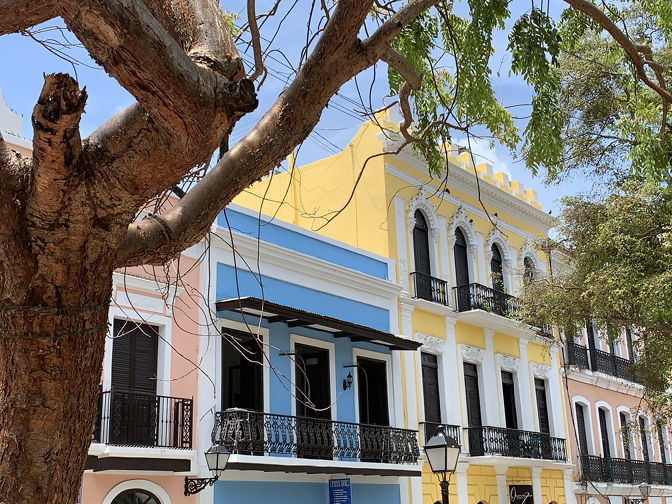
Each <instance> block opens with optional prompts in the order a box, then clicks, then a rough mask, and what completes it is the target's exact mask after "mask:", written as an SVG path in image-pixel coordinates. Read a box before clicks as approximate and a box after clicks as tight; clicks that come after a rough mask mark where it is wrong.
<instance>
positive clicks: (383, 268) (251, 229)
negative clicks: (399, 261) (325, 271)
mask: <svg viewBox="0 0 672 504" xmlns="http://www.w3.org/2000/svg"><path fill="white" fill-rule="evenodd" d="M225 212H226V217H225V216H224V212H222V213H220V214H219V217H218V218H217V224H219V225H220V226H222V227H224V228H227V229H228V227H229V225H230V226H231V230H233V231H238V232H239V233H243V234H246V235H249V236H252V237H254V238H257V232H258V231H259V230H260V233H259V234H260V235H261V239H262V240H263V241H266V242H269V243H273V244H275V245H280V246H281V247H284V248H287V249H290V250H294V251H296V252H301V253H302V254H306V255H309V256H312V257H317V258H318V259H323V260H325V261H329V262H331V263H334V264H338V265H339V266H344V267H346V268H349V269H352V270H355V271H361V272H362V273H366V274H367V275H371V276H374V277H378V278H382V279H383V280H388V275H387V263H386V262H384V261H380V260H377V259H374V258H372V257H369V256H366V255H363V254H358V253H357V252H354V251H352V250H349V249H346V248H342V247H339V246H337V245H333V244H331V243H327V242H325V241H324V240H321V239H320V238H319V237H314V238H313V237H310V236H306V234H304V233H302V232H299V231H292V230H291V229H287V228H286V227H284V226H280V225H278V224H273V223H272V222H269V220H270V219H269V218H268V217H266V216H265V215H262V216H261V221H262V222H261V227H259V219H257V217H254V216H251V215H246V214H244V213H242V212H238V211H236V210H232V209H231V208H227V209H226V210H225ZM227 219H228V221H229V225H227V222H226V221H227Z"/></svg>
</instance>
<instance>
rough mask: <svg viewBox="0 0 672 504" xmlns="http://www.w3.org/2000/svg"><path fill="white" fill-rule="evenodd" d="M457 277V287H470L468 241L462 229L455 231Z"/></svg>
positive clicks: (454, 249)
mask: <svg viewBox="0 0 672 504" xmlns="http://www.w3.org/2000/svg"><path fill="white" fill-rule="evenodd" d="M453 251H454V254H455V277H456V280H457V285H458V286H460V285H469V261H468V259H467V241H466V240H465V239H464V234H463V233H462V230H461V229H460V228H457V229H455V246H454V247H453Z"/></svg>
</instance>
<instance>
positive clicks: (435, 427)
mask: <svg viewBox="0 0 672 504" xmlns="http://www.w3.org/2000/svg"><path fill="white" fill-rule="evenodd" d="M440 425H442V426H443V432H445V434H446V436H448V437H452V438H453V439H454V440H455V441H457V442H458V443H460V431H461V430H462V427H460V426H458V425H448V424H440V423H435V422H420V424H419V427H420V439H421V440H422V441H423V442H424V444H427V441H429V440H430V439H432V437H433V436H435V435H436V434H437V433H438V432H439V426H440Z"/></svg>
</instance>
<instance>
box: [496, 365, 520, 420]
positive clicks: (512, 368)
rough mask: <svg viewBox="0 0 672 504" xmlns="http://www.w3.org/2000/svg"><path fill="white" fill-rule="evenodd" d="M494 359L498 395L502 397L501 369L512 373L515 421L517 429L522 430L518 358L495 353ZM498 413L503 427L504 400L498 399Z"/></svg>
mask: <svg viewBox="0 0 672 504" xmlns="http://www.w3.org/2000/svg"><path fill="white" fill-rule="evenodd" d="M496 357H497V358H496V359H495V365H496V367H497V369H496V373H497V386H498V387H499V394H500V397H502V399H503V397H504V384H503V382H502V371H506V372H508V373H511V374H513V400H514V403H515V406H516V422H517V424H518V429H521V430H522V427H523V422H524V420H523V418H524V416H525V415H524V414H523V403H522V401H521V397H522V394H521V392H522V391H521V386H520V379H521V374H520V373H519V372H518V371H519V370H520V359H518V358H516V357H511V356H510V355H504V354H500V353H498V354H497V355H496ZM499 415H500V424H501V425H502V426H504V427H506V408H505V405H504V401H503V400H502V401H500V407H499Z"/></svg>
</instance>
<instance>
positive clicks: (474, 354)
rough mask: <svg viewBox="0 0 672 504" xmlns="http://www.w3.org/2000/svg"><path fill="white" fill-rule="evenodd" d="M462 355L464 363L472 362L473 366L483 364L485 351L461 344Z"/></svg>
mask: <svg viewBox="0 0 672 504" xmlns="http://www.w3.org/2000/svg"><path fill="white" fill-rule="evenodd" d="M460 353H461V354H462V360H463V361H465V362H471V363H472V364H482V363H483V359H484V358H485V350H481V349H480V348H476V347H472V346H468V345H462V344H461V345H460Z"/></svg>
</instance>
